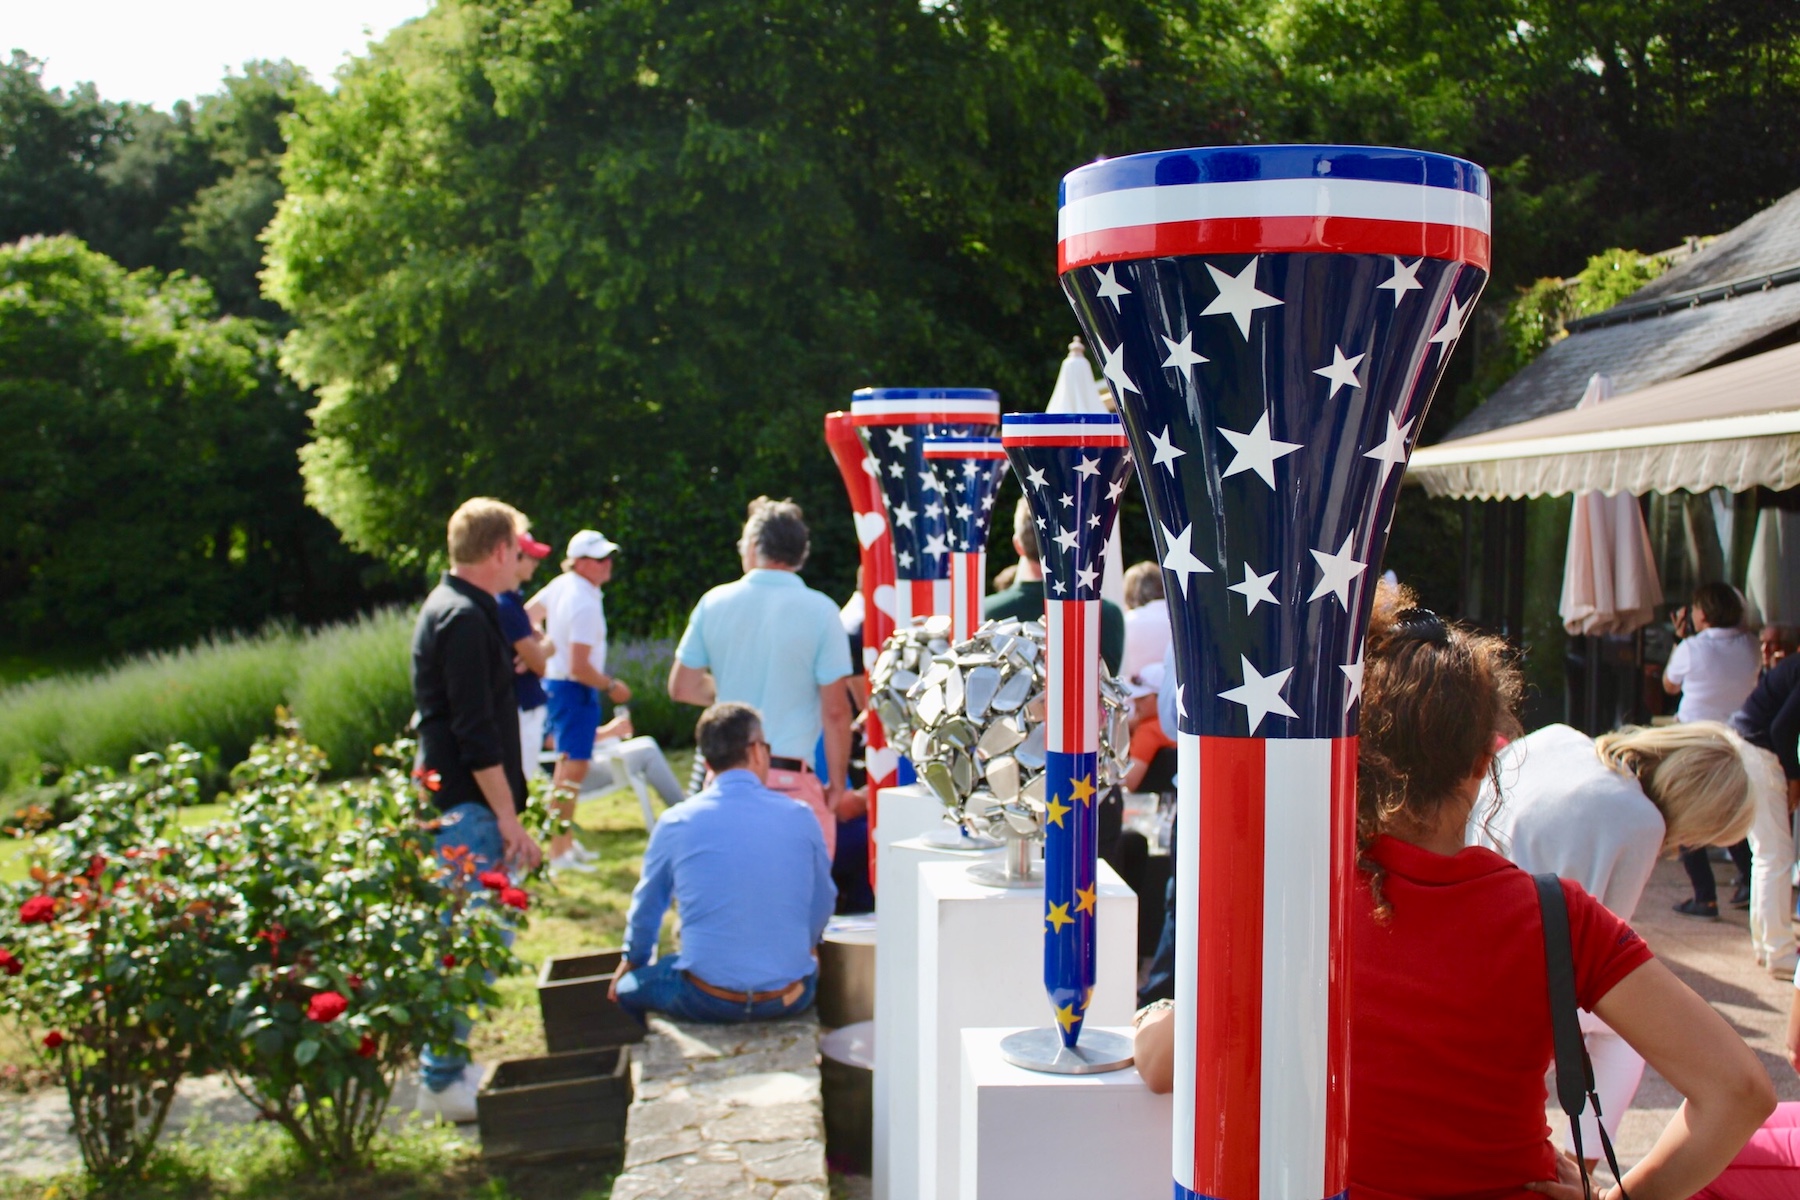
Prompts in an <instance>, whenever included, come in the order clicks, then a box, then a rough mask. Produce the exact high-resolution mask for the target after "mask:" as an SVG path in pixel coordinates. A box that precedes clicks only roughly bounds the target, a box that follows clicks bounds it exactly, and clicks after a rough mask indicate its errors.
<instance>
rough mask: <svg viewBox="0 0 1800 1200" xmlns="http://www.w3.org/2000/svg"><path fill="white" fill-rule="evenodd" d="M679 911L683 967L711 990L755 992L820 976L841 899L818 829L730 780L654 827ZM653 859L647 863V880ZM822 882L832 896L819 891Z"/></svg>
mask: <svg viewBox="0 0 1800 1200" xmlns="http://www.w3.org/2000/svg"><path fill="white" fill-rule="evenodd" d="M656 839H657V840H660V841H661V842H663V843H664V845H662V846H660V847H658V848H657V849H658V850H659V851H660V853H659V854H658V855H657V858H658V860H659V861H658V862H657V863H656V864H655V865H657V866H659V867H660V866H662V865H663V863H664V862H666V864H667V866H666V869H667V871H668V872H669V874H670V877H671V879H672V881H673V885H674V898H675V903H676V905H677V906H678V907H679V909H680V911H681V951H680V966H681V967H682V968H683V969H684V970H688V971H691V972H693V973H694V974H695V975H698V976H699V977H700V978H701V979H703V980H705V981H706V982H707V983H711V984H715V985H717V986H719V987H722V988H730V989H731V990H733V991H743V992H755V991H763V990H766V989H769V988H776V987H781V986H785V985H786V984H789V983H792V982H793V981H794V980H796V979H800V978H802V977H803V976H805V975H807V974H808V973H810V972H811V971H812V969H813V958H812V951H813V947H814V946H816V945H817V944H818V939H819V936H820V934H821V933H822V932H823V930H824V927H825V922H826V921H827V920H829V919H830V917H831V910H832V907H833V902H834V901H835V900H836V898H837V896H836V889H835V887H832V886H831V885H830V879H831V860H830V859H828V858H826V857H825V839H824V837H823V836H822V835H821V834H820V833H819V825H818V822H817V821H815V820H814V819H813V815H812V812H811V811H810V810H809V809H808V808H807V807H806V806H805V805H803V804H801V803H799V802H798V801H796V800H793V799H791V798H789V797H787V796H783V795H782V794H781V793H780V792H774V791H770V790H769V789H768V788H766V787H764V786H763V785H762V784H760V783H758V782H757V780H756V777H755V776H754V775H752V774H751V773H750V772H748V771H727V772H726V773H725V774H723V775H721V776H719V777H718V778H717V779H715V780H714V781H713V785H712V786H711V787H709V788H707V789H706V790H705V791H704V792H702V793H700V794H699V795H698V796H695V797H693V798H692V799H689V800H684V801H682V802H681V803H680V804H677V805H676V806H675V807H674V808H671V809H670V810H669V811H668V812H666V813H664V814H663V816H662V818H661V819H660V820H659V821H657V823H656ZM652 865H653V864H652V861H651V859H650V858H649V857H648V856H646V858H645V860H644V873H645V877H646V878H648V877H649V875H650V871H651V868H652ZM821 881H823V883H824V884H825V886H823V887H822V886H821Z"/></svg>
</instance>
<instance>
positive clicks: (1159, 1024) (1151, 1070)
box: [1131, 1008, 1175, 1096]
mask: <svg viewBox="0 0 1800 1200" xmlns="http://www.w3.org/2000/svg"><path fill="white" fill-rule="evenodd" d="M1174 1016H1175V1010H1174V1009H1170V1008H1159V1009H1157V1010H1155V1011H1154V1012H1149V1013H1145V1014H1144V1023H1143V1024H1141V1025H1139V1026H1138V1029H1137V1036H1136V1037H1134V1038H1133V1039H1132V1050H1131V1053H1132V1057H1133V1058H1135V1059H1136V1060H1137V1069H1138V1074H1139V1075H1141V1076H1143V1079H1144V1084H1145V1086H1146V1087H1148V1088H1149V1089H1150V1090H1151V1091H1153V1092H1155V1093H1156V1094H1157V1095H1159V1096H1164V1095H1167V1094H1168V1093H1170V1092H1172V1091H1174V1090H1175V1022H1174V1020H1173V1018H1174Z"/></svg>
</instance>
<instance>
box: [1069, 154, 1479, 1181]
mask: <svg viewBox="0 0 1800 1200" xmlns="http://www.w3.org/2000/svg"><path fill="white" fill-rule="evenodd" d="M1489 197H1490V189H1489V184H1488V177H1487V175H1486V173H1485V172H1483V171H1482V170H1481V168H1479V167H1477V166H1475V165H1473V164H1471V163H1467V162H1463V161H1461V160H1460V159H1455V158H1447V157H1444V156H1442V155H1436V154H1426V153H1423V152H1420V151H1416V150H1392V149H1380V148H1371V147H1355V146H1235V147H1214V148H1208V149H1197V150H1172V151H1162V152H1158V153H1153V154H1137V155H1132V156H1129V157H1126V158H1116V159H1110V160H1104V161H1101V162H1096V163H1092V164H1090V165H1088V166H1085V167H1082V168H1080V169H1079V170H1076V171H1073V172H1071V173H1070V174H1069V175H1067V176H1066V177H1064V179H1063V183H1062V189H1061V196H1060V206H1059V213H1058V246H1057V254H1058V266H1059V270H1060V272H1061V275H1062V283H1063V289H1064V291H1065V292H1066V293H1067V294H1068V297H1069V300H1070V303H1071V304H1073V305H1074V308H1075V312H1076V316H1077V317H1078V318H1079V320H1080V322H1081V325H1082V328H1083V330H1084V331H1085V333H1086V336H1087V338H1088V343H1089V345H1090V346H1092V347H1093V349H1094V351H1095V353H1096V354H1097V355H1098V357H1099V359H1100V361H1101V367H1102V371H1103V373H1104V374H1105V376H1106V378H1107V380H1108V381H1109V382H1110V384H1111V387H1112V392H1113V395H1114V396H1115V397H1116V398H1117V400H1118V403H1119V409H1120V414H1121V416H1122V417H1123V419H1124V422H1125V426H1126V429H1127V431H1128V433H1129V436H1130V439H1131V446H1132V450H1133V452H1134V453H1135V455H1136V457H1137V473H1138V479H1139V481H1140V483H1141V485H1142V487H1143V489H1144V496H1145V501H1146V506H1147V507H1148V509H1149V515H1150V520H1151V524H1152V527H1153V528H1152V533H1153V537H1154V539H1155V544H1156V552H1157V556H1158V559H1159V561H1160V563H1161V565H1162V569H1163V578H1164V584H1165V591H1166V592H1167V595H1168V600H1169V611H1170V616H1171V620H1172V623H1173V631H1174V645H1175V656H1176V683H1177V693H1176V700H1177V708H1178V725H1179V735H1178V737H1177V744H1178V758H1179V780H1180V783H1179V788H1178V797H1179V802H1178V813H1179V816H1178V831H1179V832H1178V836H1177V856H1176V858H1177V866H1176V875H1177V896H1178V900H1177V918H1176V924H1177V929H1178V936H1179V939H1180V941H1179V944H1178V954H1177V959H1176V999H1175V1021H1176V1033H1175V1047H1176V1051H1175V1131H1174V1132H1175V1138H1174V1156H1173V1157H1174V1161H1173V1170H1174V1176H1175V1184H1176V1186H1175V1194H1176V1196H1177V1197H1178V1200H1179V1198H1183V1197H1188V1198H1191V1197H1210V1198H1213V1200H1322V1198H1325V1197H1336V1196H1340V1195H1342V1194H1344V1192H1345V1190H1346V1187H1347V1179H1346V1154H1347V1144H1348V1143H1347V1118H1348V1106H1347V1088H1346V1078H1345V1069H1346V1052H1347V1041H1348V1039H1347V1032H1348V1012H1347V1010H1346V1002H1347V999H1348V995H1349V992H1348V987H1347V978H1348V977H1347V966H1348V963H1347V960H1346V943H1347V936H1348V929H1349V913H1350V905H1351V904H1352V903H1353V902H1354V898H1353V891H1352V883H1353V878H1354V872H1355V865H1354V860H1355V836H1354V835H1355V803H1356V800H1355V786H1356V729H1357V720H1358V704H1359V701H1360V697H1361V692H1362V672H1363V636H1364V633H1365V631H1366V629H1367V625H1368V616H1369V608H1370V605H1371V603H1372V601H1373V597H1374V590H1375V583H1376V579H1377V576H1378V575H1379V573H1380V570H1381V567H1380V563H1381V555H1382V550H1383V548H1384V546H1385V545H1386V542H1387V535H1388V529H1389V525H1390V524H1391V522H1392V519H1393V513H1394V505H1395V501H1396V499H1397V496H1398V493H1399V489H1400V482H1401V477H1402V476H1403V475H1404V474H1405V470H1406V461H1407V456H1408V454H1409V453H1410V451H1411V449H1412V445H1413V441H1414V439H1415V438H1416V437H1417V436H1418V432H1419V427H1420V424H1421V422H1422V421H1423V419H1424V415H1425V409H1426V405H1427V404H1428V403H1429V402H1430V399H1431V394H1432V391H1433V390H1434V389H1435V388H1436V386H1437V383H1438V381H1439V379H1440V378H1441V377H1442V376H1443V373H1444V368H1445V364H1446V363H1447V361H1448V360H1449V357H1450V353H1451V351H1452V349H1453V348H1454V347H1455V346H1456V343H1457V340H1458V338H1460V337H1461V336H1462V333H1463V329H1464V326H1465V324H1466V323H1467V321H1468V320H1469V316H1470V312H1471V310H1472V309H1473V308H1474V306H1475V301H1476V298H1477V297H1478V296H1479V295H1480V293H1481V289H1482V285H1483V284H1484V283H1485V282H1486V279H1487V269H1488V249H1489V242H1488V239H1489V214H1490V205H1489Z"/></svg>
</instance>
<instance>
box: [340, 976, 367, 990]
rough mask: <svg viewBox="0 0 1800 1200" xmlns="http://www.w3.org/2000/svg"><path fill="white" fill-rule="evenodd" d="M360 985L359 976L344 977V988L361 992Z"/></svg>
mask: <svg viewBox="0 0 1800 1200" xmlns="http://www.w3.org/2000/svg"><path fill="white" fill-rule="evenodd" d="M362 983H363V980H362V976H361V975H346V976H344V986H345V987H347V988H349V989H350V990H351V991H353V992H360V991H362Z"/></svg>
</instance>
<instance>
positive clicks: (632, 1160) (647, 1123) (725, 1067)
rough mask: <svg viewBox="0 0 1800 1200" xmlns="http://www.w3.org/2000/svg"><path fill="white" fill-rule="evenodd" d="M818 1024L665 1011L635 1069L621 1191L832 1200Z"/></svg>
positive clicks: (695, 1199) (678, 1199)
mask: <svg viewBox="0 0 1800 1200" xmlns="http://www.w3.org/2000/svg"><path fill="white" fill-rule="evenodd" d="M818 1064H819V1023H818V1021H817V1019H815V1018H814V1016H813V1014H811V1013H807V1014H806V1015H805V1016H803V1017H797V1018H795V1019H793V1020H787V1021H768V1022H759V1023H756V1024H750V1025H702V1024H698V1023H692V1022H679V1023H677V1022H675V1021H672V1020H669V1019H667V1018H663V1017H656V1018H653V1019H652V1020H651V1022H650V1036H649V1037H648V1038H646V1039H645V1040H644V1042H643V1044H642V1045H641V1046H640V1047H639V1050H638V1058H637V1061H636V1062H635V1063H634V1064H633V1066H632V1074H633V1075H634V1076H635V1078H636V1098H635V1099H634V1100H633V1101H632V1105H631V1114H630V1117H629V1119H628V1122H627V1125H626V1134H625V1173H624V1174H623V1175H620V1176H619V1177H618V1179H617V1180H615V1181H614V1182H613V1193H612V1200H740V1198H742V1200H749V1198H750V1197H758V1198H764V1200H826V1196H827V1184H826V1176H825V1118H824V1113H823V1109H822V1108H821V1107H820V1103H819V1065H818Z"/></svg>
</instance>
